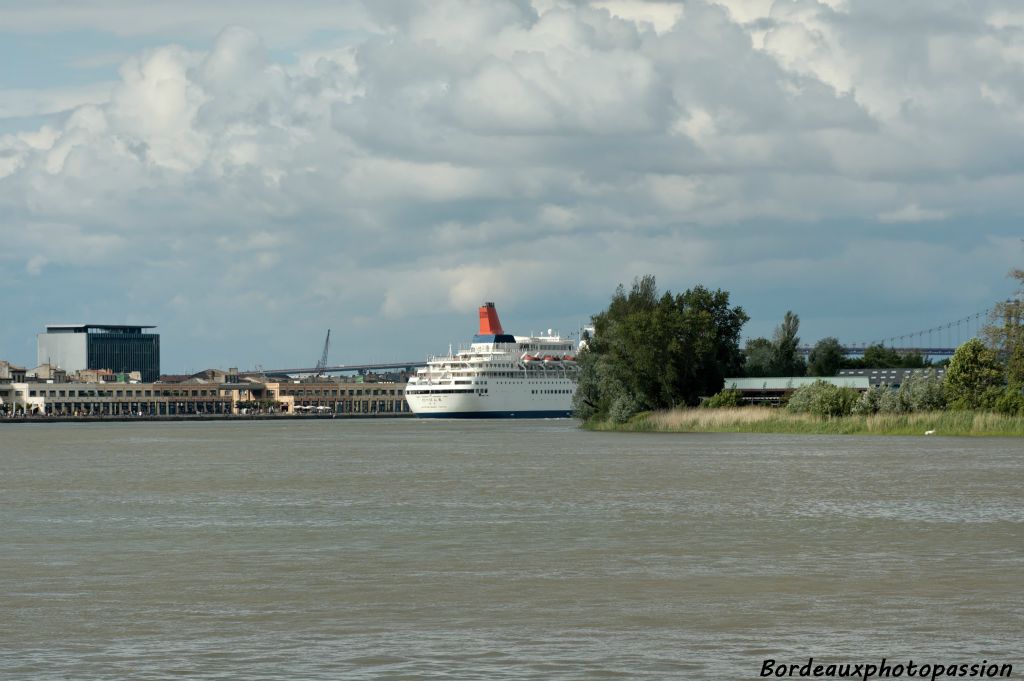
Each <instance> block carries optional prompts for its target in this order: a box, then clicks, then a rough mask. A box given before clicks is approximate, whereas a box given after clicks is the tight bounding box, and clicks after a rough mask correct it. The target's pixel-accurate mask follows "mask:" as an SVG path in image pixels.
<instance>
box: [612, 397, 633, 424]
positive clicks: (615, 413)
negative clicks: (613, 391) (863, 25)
mask: <svg viewBox="0 0 1024 681" xmlns="http://www.w3.org/2000/svg"><path fill="white" fill-rule="evenodd" d="M639 411H640V407H639V406H638V405H637V403H636V400H634V399H633V398H632V397H631V396H630V395H628V394H626V393H622V394H620V395H619V396H618V397H616V398H615V400H614V401H613V402H612V406H611V409H609V410H608V418H609V419H610V420H611V422H612V423H625V422H626V421H628V420H630V419H631V418H633V416H634V415H635V414H636V413H637V412H639Z"/></svg>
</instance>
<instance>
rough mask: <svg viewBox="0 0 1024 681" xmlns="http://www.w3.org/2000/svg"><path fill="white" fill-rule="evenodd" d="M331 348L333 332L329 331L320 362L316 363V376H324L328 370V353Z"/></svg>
mask: <svg viewBox="0 0 1024 681" xmlns="http://www.w3.org/2000/svg"><path fill="white" fill-rule="evenodd" d="M330 348H331V330H330V329H327V338H325V339H324V351H323V353H321V355H320V361H319V362H317V363H316V373H315V375H316V376H323V375H324V369H326V368H327V351H328V350H330Z"/></svg>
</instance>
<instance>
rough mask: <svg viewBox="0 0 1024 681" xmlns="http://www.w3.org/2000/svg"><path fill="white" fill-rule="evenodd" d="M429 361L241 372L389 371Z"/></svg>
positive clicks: (338, 372) (413, 366)
mask: <svg viewBox="0 0 1024 681" xmlns="http://www.w3.org/2000/svg"><path fill="white" fill-rule="evenodd" d="M425 366H427V363H426V362H425V361H423V360H419V361H416V362H382V363H377V364H338V365H336V366H329V367H321V368H317V367H300V368H298V369H254V370H252V371H242V372H240V373H243V374H247V375H251V374H255V375H259V374H285V375H289V376H291V375H294V374H348V373H356V374H365V373H367V372H376V371H387V370H388V369H397V370H399V371H403V370H404V371H412V370H413V369H418V368H419V367H425Z"/></svg>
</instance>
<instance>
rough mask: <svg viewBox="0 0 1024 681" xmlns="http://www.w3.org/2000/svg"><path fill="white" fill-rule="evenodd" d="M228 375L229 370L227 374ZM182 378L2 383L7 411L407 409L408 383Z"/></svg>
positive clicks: (0, 398)
mask: <svg viewBox="0 0 1024 681" xmlns="http://www.w3.org/2000/svg"><path fill="white" fill-rule="evenodd" d="M221 374H222V375H223V372H221ZM224 378H227V379H229V380H220V381H217V380H209V379H204V378H197V377H191V378H188V379H187V380H185V381H181V382H176V383H139V382H135V383H132V382H99V381H94V382H77V381H72V382H68V383H56V382H53V381H47V382H35V383H29V382H17V383H4V384H2V385H0V415H4V416H14V415H30V416H43V417H45V416H116V417H124V416H182V415H189V416H191V415H204V414H209V415H217V414H253V413H265V414H275V413H277V414H291V413H296V414H329V413H334V414H350V415H366V416H370V415H386V414H407V413H409V407H408V405H407V404H406V403H405V383H360V382H357V381H343V380H337V379H317V380H314V381H308V380H307V381H267V380H265V379H261V378H257V377H252V376H238V375H237V374H228V375H227V376H224Z"/></svg>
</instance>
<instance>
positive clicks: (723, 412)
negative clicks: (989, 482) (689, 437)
mask: <svg viewBox="0 0 1024 681" xmlns="http://www.w3.org/2000/svg"><path fill="white" fill-rule="evenodd" d="M585 427H587V428H590V429H591V430H607V431H620V432H665V433H806V434H821V435H924V434H926V433H927V432H928V431H934V433H933V434H934V435H989V436H1024V417H1021V416H1004V415H1003V414H996V413H992V412H972V411H932V412H917V413H911V414H874V415H871V416H836V417H832V418H821V417H818V416H812V415H810V414H793V413H790V412H787V411H785V410H783V409H773V408H769V407H733V408H721V409H673V410H671V411H657V412H645V413H643V414H638V415H636V416H635V417H633V418H632V419H631V420H630V421H628V422H626V423H611V422H608V421H604V422H598V423H587V424H585Z"/></svg>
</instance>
